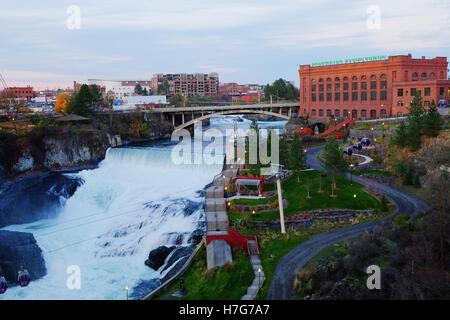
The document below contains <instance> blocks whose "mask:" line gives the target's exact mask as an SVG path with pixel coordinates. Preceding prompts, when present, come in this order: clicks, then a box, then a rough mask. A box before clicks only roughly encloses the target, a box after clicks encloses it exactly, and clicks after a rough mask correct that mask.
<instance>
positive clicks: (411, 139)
mask: <svg viewBox="0 0 450 320" xmlns="http://www.w3.org/2000/svg"><path fill="white" fill-rule="evenodd" d="M421 142H422V141H421V138H420V124H419V120H418V119H417V118H416V117H410V118H409V119H408V126H407V128H406V145H407V146H408V147H409V149H410V150H411V151H415V150H417V149H419V148H420V144H421Z"/></svg>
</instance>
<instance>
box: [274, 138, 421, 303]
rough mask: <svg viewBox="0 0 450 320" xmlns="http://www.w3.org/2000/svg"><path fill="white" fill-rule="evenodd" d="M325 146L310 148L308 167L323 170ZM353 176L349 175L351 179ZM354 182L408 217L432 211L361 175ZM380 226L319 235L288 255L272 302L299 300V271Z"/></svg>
mask: <svg viewBox="0 0 450 320" xmlns="http://www.w3.org/2000/svg"><path fill="white" fill-rule="evenodd" d="M323 149H324V146H319V147H314V148H310V149H308V151H307V156H306V164H307V165H308V166H309V167H311V168H313V169H316V170H323V168H322V166H321V165H320V161H319V160H318V158H317V156H318V154H319V153H320V152H321V151H322V150H323ZM349 176H350V175H349V174H347V177H349ZM353 181H356V182H358V183H360V184H362V185H365V186H366V187H368V188H369V189H372V190H374V191H376V192H379V193H383V194H384V195H385V196H386V197H387V198H389V199H390V200H391V201H393V202H394V203H395V204H396V206H397V209H396V211H395V213H398V212H403V213H405V214H407V215H408V216H411V215H413V214H415V213H418V212H420V211H423V210H426V209H428V205H427V204H426V203H425V202H423V201H421V200H419V199H417V198H416V197H414V196H412V195H409V194H406V193H404V192H401V191H399V190H396V189H394V188H390V187H388V186H385V185H381V184H379V183H376V182H373V181H369V180H366V179H363V178H360V177H357V176H353ZM377 224H378V221H373V222H368V223H364V224H359V225H354V226H351V227H347V228H343V229H339V230H336V231H331V232H327V233H323V234H319V235H317V236H315V237H313V238H311V239H310V240H308V241H306V242H304V243H302V244H300V245H299V246H298V247H296V248H295V249H293V250H292V251H290V252H289V253H288V254H287V255H285V256H284V257H283V258H282V259H281V260H280V261H279V262H278V265H277V268H276V270H275V274H274V276H273V280H272V283H271V284H270V288H269V293H268V296H267V298H268V299H272V300H273V299H276V300H291V299H294V298H295V293H294V290H293V283H294V278H295V275H296V274H297V272H298V271H300V269H301V268H302V267H303V266H304V265H305V264H306V263H307V262H308V261H309V260H310V259H311V258H313V257H314V256H315V255H316V254H317V253H318V252H319V251H320V250H322V249H323V248H325V247H327V246H329V245H332V244H333V243H336V242H338V241H341V240H345V239H349V238H353V237H356V236H358V235H361V234H362V233H364V232H365V231H371V230H373V228H374V227H375V226H376V225H377Z"/></svg>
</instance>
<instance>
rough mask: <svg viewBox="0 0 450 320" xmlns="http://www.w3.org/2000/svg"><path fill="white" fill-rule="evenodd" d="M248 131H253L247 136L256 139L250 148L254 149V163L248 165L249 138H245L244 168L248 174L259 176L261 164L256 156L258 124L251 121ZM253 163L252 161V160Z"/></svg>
mask: <svg viewBox="0 0 450 320" xmlns="http://www.w3.org/2000/svg"><path fill="white" fill-rule="evenodd" d="M250 129H253V130H254V131H253V130H251V131H249V135H251V136H254V137H255V138H256V146H252V148H255V147H256V152H257V153H256V163H250V139H249V136H247V137H246V139H245V140H246V150H247V153H246V154H245V163H246V167H247V168H248V169H249V170H250V173H252V174H253V175H257V176H258V175H259V174H260V169H261V164H260V162H259V156H258V148H259V127H258V123H257V122H256V121H255V120H253V121H252V123H251V125H250ZM253 140H255V139H254V138H252V141H253ZM252 162H253V160H252Z"/></svg>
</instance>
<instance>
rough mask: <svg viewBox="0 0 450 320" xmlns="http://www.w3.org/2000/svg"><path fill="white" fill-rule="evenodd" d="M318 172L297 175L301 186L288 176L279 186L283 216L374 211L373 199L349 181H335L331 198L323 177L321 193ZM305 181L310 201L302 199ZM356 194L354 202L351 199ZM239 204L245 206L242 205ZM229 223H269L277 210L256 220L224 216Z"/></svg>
mask: <svg viewBox="0 0 450 320" xmlns="http://www.w3.org/2000/svg"><path fill="white" fill-rule="evenodd" d="M320 176H321V172H319V171H306V172H302V173H301V179H302V182H300V183H298V182H297V177H296V176H292V177H291V178H290V179H288V180H286V181H284V182H283V183H282V186H281V188H282V189H283V199H286V200H287V201H288V206H287V208H285V210H284V214H285V215H286V216H288V215H292V214H295V213H299V212H302V211H308V210H315V209H326V208H333V209H355V210H364V209H377V208H379V206H380V203H379V201H378V200H377V199H375V198H374V197H373V196H371V195H369V194H368V193H366V192H364V191H363V186H362V185H361V184H359V183H356V182H353V183H352V184H351V183H350V181H349V180H347V179H345V178H344V177H342V178H337V180H336V185H337V187H338V190H335V192H334V194H335V195H337V197H335V198H332V197H330V195H331V178H330V177H329V176H328V175H327V176H326V177H322V178H321V180H322V183H321V184H322V191H323V193H319V192H317V191H318V190H319V180H320ZM307 181H309V194H310V196H311V199H306V195H307ZM355 194H356V198H354V195H355ZM242 203H243V204H244V203H245V204H249V203H247V202H242ZM228 214H229V217H230V222H232V221H234V220H236V219H240V218H242V216H243V215H248V219H250V220H259V221H270V220H274V219H277V218H278V217H279V212H278V210H274V211H266V212H261V213H260V215H259V216H255V217H252V215H251V214H250V213H244V214H241V213H232V212H230V213H228Z"/></svg>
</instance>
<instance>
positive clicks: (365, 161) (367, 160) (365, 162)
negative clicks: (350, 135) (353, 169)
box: [353, 153, 373, 166]
mask: <svg viewBox="0 0 450 320" xmlns="http://www.w3.org/2000/svg"><path fill="white" fill-rule="evenodd" d="M353 155H354V156H360V157H363V158H364V161H363V162H361V163H358V166H362V165H363V164H368V163H370V162H372V161H373V159H372V158H370V157H368V156H365V155H363V154H360V153H354V154H353Z"/></svg>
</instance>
